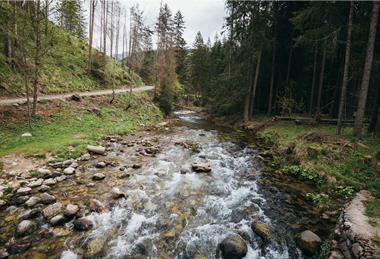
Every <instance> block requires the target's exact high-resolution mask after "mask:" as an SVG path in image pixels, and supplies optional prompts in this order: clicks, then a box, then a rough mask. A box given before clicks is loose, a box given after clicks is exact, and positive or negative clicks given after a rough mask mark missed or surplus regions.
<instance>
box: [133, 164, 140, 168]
mask: <svg viewBox="0 0 380 259" xmlns="http://www.w3.org/2000/svg"><path fill="white" fill-rule="evenodd" d="M141 167H142V165H141V164H134V165H132V168H133V169H139V168H141Z"/></svg>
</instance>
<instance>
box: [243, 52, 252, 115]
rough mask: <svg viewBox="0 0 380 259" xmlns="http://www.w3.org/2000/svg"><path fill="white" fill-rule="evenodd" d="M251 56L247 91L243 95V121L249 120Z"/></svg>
mask: <svg viewBox="0 0 380 259" xmlns="http://www.w3.org/2000/svg"><path fill="white" fill-rule="evenodd" d="M252 62H253V58H252V60H251V62H250V63H249V67H248V84H247V85H248V92H247V94H246V96H245V101H244V111H243V121H244V122H248V121H249V108H250V103H251V96H252V88H253V73H252V72H251V66H252Z"/></svg>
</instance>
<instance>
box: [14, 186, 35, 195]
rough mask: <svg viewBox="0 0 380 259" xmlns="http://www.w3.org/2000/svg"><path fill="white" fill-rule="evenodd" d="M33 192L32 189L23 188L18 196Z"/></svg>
mask: <svg viewBox="0 0 380 259" xmlns="http://www.w3.org/2000/svg"><path fill="white" fill-rule="evenodd" d="M31 191H32V188H30V187H21V188H19V189H17V192H16V194H17V195H26V194H29V193H30V192H31Z"/></svg>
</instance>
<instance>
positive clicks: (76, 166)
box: [70, 162, 79, 168]
mask: <svg viewBox="0 0 380 259" xmlns="http://www.w3.org/2000/svg"><path fill="white" fill-rule="evenodd" d="M78 166H79V164H78V163H77V162H73V163H72V164H71V165H70V167H72V168H78Z"/></svg>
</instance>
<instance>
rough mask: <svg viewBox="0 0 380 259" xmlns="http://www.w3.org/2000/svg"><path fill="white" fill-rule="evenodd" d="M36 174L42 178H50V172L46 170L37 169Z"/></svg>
mask: <svg viewBox="0 0 380 259" xmlns="http://www.w3.org/2000/svg"><path fill="white" fill-rule="evenodd" d="M37 172H38V174H39V175H40V177H42V178H49V177H50V176H51V171H50V170H49V169H46V168H38V169H37Z"/></svg>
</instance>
